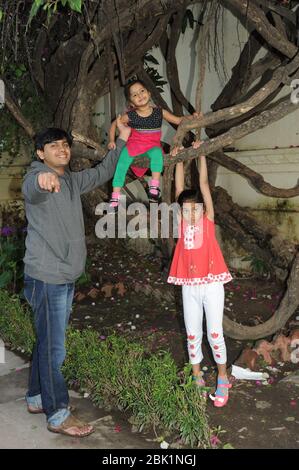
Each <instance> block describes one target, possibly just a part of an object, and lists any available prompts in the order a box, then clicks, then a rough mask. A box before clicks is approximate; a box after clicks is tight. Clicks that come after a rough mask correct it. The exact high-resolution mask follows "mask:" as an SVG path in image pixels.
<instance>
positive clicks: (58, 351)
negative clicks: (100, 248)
mask: <svg viewBox="0 0 299 470" xmlns="http://www.w3.org/2000/svg"><path fill="white" fill-rule="evenodd" d="M118 129H119V138H118V141H117V146H116V149H115V150H111V151H109V152H108V154H107V156H106V157H105V158H104V160H103V161H102V162H101V163H99V164H98V165H97V166H96V167H95V168H91V169H86V170H83V171H79V172H72V171H70V169H69V161H70V158H71V145H72V138H71V136H70V135H69V134H68V133H67V132H65V131H63V130H62V129H57V128H48V129H46V130H44V131H43V132H41V133H39V134H37V135H36V136H35V149H36V152H37V155H38V157H39V161H35V162H33V163H32V164H31V166H30V168H29V170H28V172H27V174H26V176H25V179H24V182H23V187H22V191H23V195H24V198H25V210H26V217H27V220H28V229H27V230H28V231H27V238H26V252H25V257H24V263H25V269H24V284H25V286H24V294H25V297H26V299H27V301H28V302H29V304H30V305H31V307H32V310H33V313H34V323H35V329H36V336H37V342H36V345H35V348H34V351H33V357H32V371H31V376H30V382H29V390H28V393H27V395H26V400H27V408H28V411H29V412H30V413H45V414H46V416H47V423H48V429H49V431H53V432H57V433H61V434H67V435H70V436H76V437H84V436H88V435H89V434H91V433H92V432H93V431H94V429H93V427H92V426H91V425H88V424H85V423H83V422H82V421H80V420H78V419H77V418H75V417H74V416H73V415H72V414H71V411H70V407H69V395H68V390H67V387H66V384H65V380H64V377H63V375H62V373H61V366H62V363H63V361H64V358H65V330H66V327H67V324H68V320H69V316H70V311H71V306H72V300H73V295H74V283H75V281H76V279H77V278H78V277H79V276H80V275H81V274H82V272H83V271H84V268H85V261H86V245H85V233H84V221H83V212H82V204H81V199H80V195H81V194H84V193H87V192H88V191H92V190H93V189H95V188H97V187H98V186H101V185H102V184H103V183H105V182H107V181H108V180H110V179H111V178H112V176H113V174H114V170H115V167H116V163H117V160H118V157H119V154H120V151H121V149H122V148H123V147H124V145H125V143H126V141H127V139H128V136H129V134H130V128H129V127H127V126H124V125H123V124H121V122H120V120H119V119H118Z"/></svg>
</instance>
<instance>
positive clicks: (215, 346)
mask: <svg viewBox="0 0 299 470" xmlns="http://www.w3.org/2000/svg"><path fill="white" fill-rule="evenodd" d="M182 291H183V306H184V320H185V326H186V331H187V338H188V339H187V345H188V353H189V358H190V362H191V364H199V363H200V362H201V361H202V358H203V355H202V350H201V343H202V334H203V332H202V321H203V309H204V310H205V315H206V324H207V336H208V341H209V343H210V346H211V348H212V351H213V356H214V360H215V362H216V363H217V364H225V363H226V346H225V341H224V337H223V326H222V321H223V308H224V287H223V283H222V282H211V283H208V284H201V285H197V286H187V285H186V286H182Z"/></svg>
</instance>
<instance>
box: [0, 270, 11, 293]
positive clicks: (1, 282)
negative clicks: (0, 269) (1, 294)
mask: <svg viewBox="0 0 299 470" xmlns="http://www.w3.org/2000/svg"><path fill="white" fill-rule="evenodd" d="M12 279H13V273H12V272H7V271H6V272H5V273H2V274H0V289H3V288H4V287H6V286H7V284H9V283H10V282H11V281H12Z"/></svg>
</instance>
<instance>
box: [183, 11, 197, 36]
mask: <svg viewBox="0 0 299 470" xmlns="http://www.w3.org/2000/svg"><path fill="white" fill-rule="evenodd" d="M187 23H189V25H190V27H191V28H192V29H193V26H194V23H195V20H194V16H193V13H192V11H191V10H186V13H185V14H184V16H183V20H182V33H183V34H184V33H185V31H186V29H187Z"/></svg>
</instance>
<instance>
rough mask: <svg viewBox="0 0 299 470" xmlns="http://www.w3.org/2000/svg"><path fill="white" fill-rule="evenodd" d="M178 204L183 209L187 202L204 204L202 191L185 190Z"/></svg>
mask: <svg viewBox="0 0 299 470" xmlns="http://www.w3.org/2000/svg"><path fill="white" fill-rule="evenodd" d="M177 202H178V204H179V205H180V206H181V207H182V206H183V204H184V203H185V202H198V203H201V204H203V203H204V200H203V197H202V194H201V191H200V189H185V190H184V191H182V192H181V194H180V195H179V197H178V201H177Z"/></svg>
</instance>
